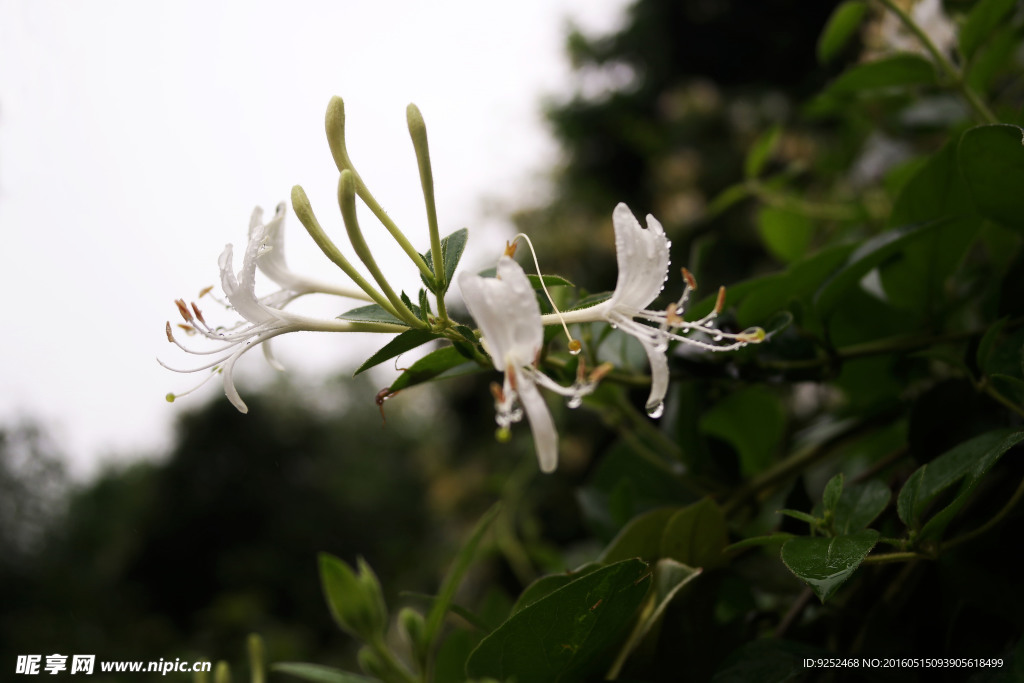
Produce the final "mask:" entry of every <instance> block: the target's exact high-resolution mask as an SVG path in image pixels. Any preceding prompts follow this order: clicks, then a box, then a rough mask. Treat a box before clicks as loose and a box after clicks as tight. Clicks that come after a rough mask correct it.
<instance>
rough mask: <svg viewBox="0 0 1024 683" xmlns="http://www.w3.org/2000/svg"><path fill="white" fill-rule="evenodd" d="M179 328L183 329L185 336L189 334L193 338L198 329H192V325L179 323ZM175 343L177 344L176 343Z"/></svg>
mask: <svg viewBox="0 0 1024 683" xmlns="http://www.w3.org/2000/svg"><path fill="white" fill-rule="evenodd" d="M178 327H180V328H181V329H183V330H185V334H187V335H189V336H191V335H193V334H195V333H196V328H194V327H192V326H191V325H186V324H185V323H178ZM175 343H177V342H175Z"/></svg>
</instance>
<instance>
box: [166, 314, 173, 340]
mask: <svg viewBox="0 0 1024 683" xmlns="http://www.w3.org/2000/svg"><path fill="white" fill-rule="evenodd" d="M166 331H167V341H169V342H171V343H172V344H173V343H174V334H172V333H171V321H170V320H168V321H167V328H166Z"/></svg>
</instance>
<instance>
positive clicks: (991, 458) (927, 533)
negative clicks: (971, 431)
mask: <svg viewBox="0 0 1024 683" xmlns="http://www.w3.org/2000/svg"><path fill="white" fill-rule="evenodd" d="M1021 441H1024V431H1014V430H1011V429H999V430H995V431H991V432H987V433H985V434H982V435H980V436H977V437H975V438H973V439H971V440H969V441H965V442H963V443H961V444H959V445H957V446H955V447H954V448H952V449H950V450H948V451H946V452H945V453H943V454H942V455H940V456H939V457H937V458H935V459H934V460H932V461H931V462H929V463H927V464H925V465H921V467H919V468H918V469H917V470H916V471H915V472H914V473H913V474H911V475H910V477H909V478H908V479H907V481H906V483H905V484H904V485H903V488H902V489H900V493H899V496H898V497H897V499H896V511H897V514H899V517H900V519H901V520H903V522H904V523H905V524H906V525H907V526H908V527H910V528H911V529H920V533H919V534H918V537H919V538H922V539H925V538H935V537H938V536H941V535H942V533H943V532H944V531H945V530H946V527H947V526H949V523H950V522H951V521H952V519H953V517H954V516H955V515H956V513H957V512H959V511H960V508H962V507H963V506H964V504H965V503H966V502H967V499H968V498H969V497H970V495H971V494H972V493H973V492H974V489H975V488H976V487H977V485H978V482H979V481H981V479H982V477H983V476H984V475H985V474H986V473H987V472H988V471H989V470H990V469H991V468H992V466H993V465H995V464H996V462H998V460H999V458H1001V457H1002V455H1003V453H1005V452H1006V451H1008V450H1009V449H1010V448H1012V447H1013V446H1015V445H1017V444H1018V443H1020V442H1021ZM958 482H960V489H959V491H957V493H956V495H955V496H954V498H953V499H952V500H951V501H950V502H949V503H948V504H947V505H945V506H943V507H942V509H940V510H938V511H937V512H936V513H935V514H933V515H931V517H930V519H928V521H927V522H926V521H925V514H926V513H927V512H928V511H929V508H931V507H932V504H933V503H934V502H935V501H936V500H937V499H938V498H939V496H940V495H941V494H942V493H943V492H945V491H946V490H947V489H949V488H950V487H952V486H953V485H954V484H956V483H958Z"/></svg>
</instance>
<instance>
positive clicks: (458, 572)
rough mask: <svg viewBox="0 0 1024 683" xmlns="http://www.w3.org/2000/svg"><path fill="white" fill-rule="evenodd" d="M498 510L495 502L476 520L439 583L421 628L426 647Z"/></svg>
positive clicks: (439, 626)
mask: <svg viewBox="0 0 1024 683" xmlns="http://www.w3.org/2000/svg"><path fill="white" fill-rule="evenodd" d="M500 511H501V505H500V504H495V505H493V506H492V507H491V509H490V510H488V511H487V512H485V513H484V516H483V517H481V518H480V521H479V522H477V524H476V527H475V528H474V529H473V533H472V534H471V535H470V537H469V540H468V541H466V544H465V545H463V546H462V549H460V550H459V553H458V555H456V556H455V561H454V562H453V563H452V567H451V569H449V570H448V574H447V575H445V577H444V582H443V583H442V584H441V590H440V592H439V593H438V595H437V600H436V601H435V602H434V604H432V605H431V606H430V612H429V613H428V614H427V618H426V625H425V626H424V629H423V642H424V643H426V645H427V647H428V648H429V647H431V646H432V645H433V643H434V639H435V638H436V637H437V635H438V633H439V632H440V630H441V624H442V622H443V620H444V615H445V614H446V613H447V612H448V609H449V607H450V606H451V603H452V599H453V598H454V597H455V591H456V590H457V589H458V587H459V584H461V583H462V577H463V576H465V574H466V572H467V571H468V570H469V567H470V565H471V564H472V563H473V558H474V557H475V556H476V549H477V547H478V546H479V545H480V541H481V540H482V539H483V537H484V533H485V532H486V531H487V529H488V527H490V525H491V522H493V521H494V518H495V517H497V516H498V513H499V512H500Z"/></svg>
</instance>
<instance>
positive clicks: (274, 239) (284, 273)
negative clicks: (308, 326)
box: [249, 202, 371, 308]
mask: <svg viewBox="0 0 1024 683" xmlns="http://www.w3.org/2000/svg"><path fill="white" fill-rule="evenodd" d="M286 210H287V205H286V204H285V203H284V202H281V203H280V204H278V205H277V209H275V210H274V217H273V218H271V219H270V220H269V221H268V222H267V223H263V209H262V208H261V207H258V206H257V207H256V208H255V209H253V211H252V218H251V219H250V220H249V242H250V243H252V242H253V241H254V239H255V240H256V241H257V244H258V245H259V249H258V250H257V254H256V267H257V268H259V270H260V272H261V273H263V274H264V275H266V276H267V277H268V278H270V280H271V281H272V282H274V283H275V284H276V285H278V286H279V287H281V290H280V291H279V292H275V293H274V294H271V295H269V296H265V297H262V298H261V300H262V301H263V302H264V303H267V304H269V305H273V306H274V307H275V308H284V307H285V306H286V305H287V304H288V303H290V302H292V301H294V300H295V299H297V298H298V297H300V296H302V295H304V294H333V295H336V296H344V297H348V298H351V299H361V300H363V301H370V300H371V299H370V297H369V296H367V294H366V292H364V291H363V290H361V289H359V288H358V287H350V286H344V285H335V284H331V283H327V282H321V281H320V280H316V279H314V278H311V277H307V276H305V275H301V274H299V273H296V272H294V271H293V270H291V269H290V268H289V267H288V264H287V262H286V261H285V257H284V216H285V213H286Z"/></svg>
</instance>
